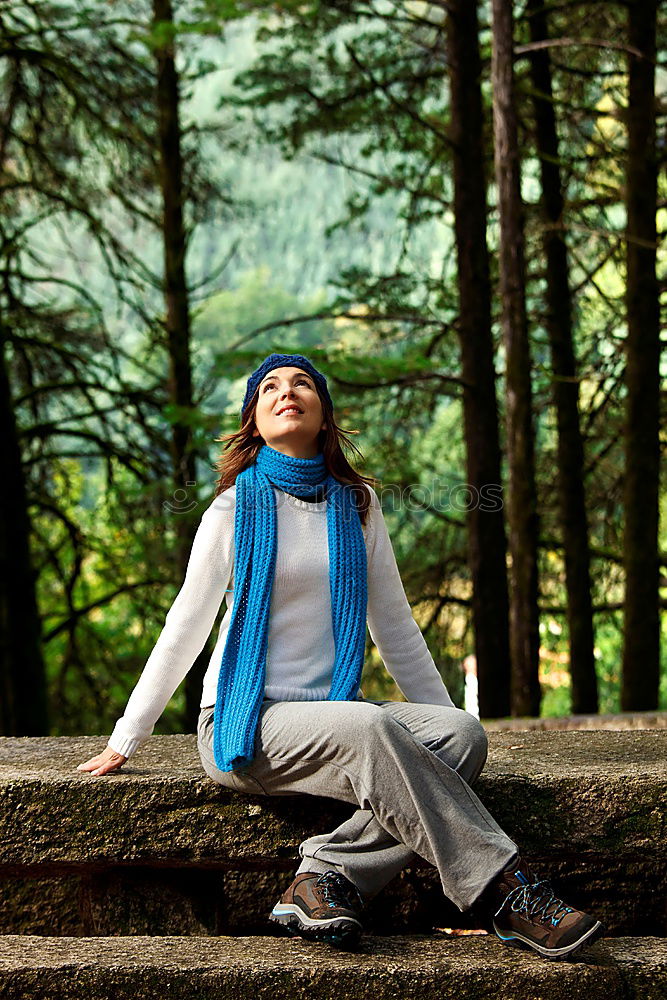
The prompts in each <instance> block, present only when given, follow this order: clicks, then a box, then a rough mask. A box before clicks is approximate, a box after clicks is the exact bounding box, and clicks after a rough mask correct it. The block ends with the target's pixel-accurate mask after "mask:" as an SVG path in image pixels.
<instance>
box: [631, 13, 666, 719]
mask: <svg viewBox="0 0 667 1000" xmlns="http://www.w3.org/2000/svg"><path fill="white" fill-rule="evenodd" d="M656 17H657V3H656V0H634V2H633V3H630V4H629V5H628V44H629V45H630V46H632V47H633V48H635V49H638V50H639V51H640V52H641V53H642V54H641V56H640V57H639V56H634V55H632V54H629V55H628V60H629V81H628V84H629V86H628V89H629V93H628V109H627V123H628V154H627V173H626V198H627V235H626V238H627V290H626V304H627V318H628V336H627V344H626V375H625V384H626V389H627V402H626V427H625V498H624V499H625V538H624V552H623V557H624V563H625V608H624V612H625V623H624V625H625V628H624V636H625V638H624V649H623V677H622V683H621V708H622V709H624V710H625V711H633V710H639V711H641V710H644V709H653V708H657V706H658V687H659V679H660V616H659V593H658V581H659V560H658V495H659V494H658V491H659V461H660V446H659V424H660V405H659V404H660V379H659V363H660V316H659V290H658V282H657V278H656V202H657V168H656V138H655V56H656Z"/></svg>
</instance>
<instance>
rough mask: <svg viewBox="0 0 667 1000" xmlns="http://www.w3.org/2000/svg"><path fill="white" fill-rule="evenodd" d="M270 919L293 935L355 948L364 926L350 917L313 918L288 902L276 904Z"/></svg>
mask: <svg viewBox="0 0 667 1000" xmlns="http://www.w3.org/2000/svg"><path fill="white" fill-rule="evenodd" d="M269 920H271V921H273V923H274V924H278V925H279V926H280V927H282V928H283V930H285V931H287V933H288V934H291V935H292V936H293V937H296V936H298V937H302V938H306V939H307V940H308V941H317V942H320V943H325V944H331V945H334V946H335V947H337V948H353V947H355V946H356V945H357V944H358V943H359V938H360V937H361V932H362V931H363V927H362V926H361V924H360V923H359V921H358V920H352V919H351V918H350V917H332V918H331V920H313V919H312V918H311V917H307V916H306V915H305V913H303V911H302V910H299V909H297V908H296V907H293V906H289V905H288V904H284V903H282V904H279V905H277V906H274V908H273V910H272V911H271V913H270V914H269Z"/></svg>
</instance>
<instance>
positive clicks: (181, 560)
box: [153, 0, 208, 729]
mask: <svg viewBox="0 0 667 1000" xmlns="http://www.w3.org/2000/svg"><path fill="white" fill-rule="evenodd" d="M153 18H154V22H155V23H156V24H157V23H158V22H167V23H171V22H172V21H173V10H172V4H171V0H153ZM155 57H156V60H157V91H156V101H157V118H158V132H159V169H160V186H161V190H162V201H163V215H162V235H163V244H164V294H165V306H166V333H167V346H168V353H169V382H168V392H169V400H170V402H171V403H172V404H174V405H175V406H177V407H183V408H185V409H186V410H189V409H190V408H191V407H192V369H191V359H190V315H189V297H188V287H187V281H186V275H185V254H186V237H185V228H184V225H183V198H184V195H183V161H182V155H181V126H180V121H179V100H180V98H179V80H178V73H177V70H176V64H175V59H174V46H173V43H171V42H166V43H165V44H164V45H162V46H160V47H158V48H157V49H156V51H155ZM177 412H178V411H177ZM170 450H171V460H172V470H173V482H174V491H175V492H174V496H175V498H176V503H175V505H174V508H175V514H174V516H175V518H176V534H177V538H178V544H177V566H176V572H177V575H178V576H179V578H180V579H181V580H182V579H183V578H184V576H185V572H186V568H187V563H188V558H189V554H190V550H191V548H192V540H193V537H194V531H193V528H192V522H191V520H190V519H189V518H187V517H185V516H184V514H185V512H187V510H188V509H189V506H190V501H191V500H192V499H194V492H193V488H194V486H195V476H196V466H195V454H194V451H193V448H192V432H191V429H190V426H189V424H188V422H187V420H186V421H182V422H181V421H180V420H179V419H177V420H176V421H175V423H174V424H173V425H172V436H171V449H170ZM182 497H184V498H185V502H184V503H183V511H182V512H180V513H179V511H178V510H177V509H176V508H178V506H179V504H180V503H182V501H180V500H179V498H182ZM207 659H208V657H207V654H206V649H204V650H203V651H202V653H201V654H200V655H199V657H198V658H197V660H196V661H195V663H194V665H193V667H192V668H191V670H190V671H189V672H188V674H187V677H186V680H185V699H186V718H185V723H186V725H187V726H188V727H189V728H190V729H194V728H195V727H196V721H197V716H198V714H199V702H200V700H201V689H202V683H203V676H204V672H205V669H206V662H207Z"/></svg>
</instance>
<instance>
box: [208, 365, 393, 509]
mask: <svg viewBox="0 0 667 1000" xmlns="http://www.w3.org/2000/svg"><path fill="white" fill-rule="evenodd" d="M315 385H316V383H315ZM316 388H317V385H316ZM317 394H318V396H319V397H320V402H321V403H322V411H323V414H322V416H323V420H326V428H325V429H324V430H320V431H319V432H318V435H317V446H318V450H319V451H321V452H323V454H324V464H325V465H326V467H327V469H328V470H329V472H330V473H331V475H332V476H334V477H335V478H336V479H337V480H338V481H339V482H341V483H346V484H348V485H350V486H353V487H358V488H357V489H353V490H352V496H353V498H354V502H355V504H356V507H357V510H358V512H359V517H360V519H361V523H362V524H366V521H367V520H368V508H369V507H370V493H369V492H368V490H367V489H366V486H371V487H373V488H375V487H376V486H377V485H379V484H378V481H377V480H376V479H374V478H373V477H372V476H362V475H361V473H360V472H357V470H356V469H353V468H352V466H351V465H350V463H349V462H348V460H347V459H346V457H345V455H344V454H343V446H345V447H347V448H351V449H352V450H353V451H354V452H356V454H357V455H358V456H359V458H360V459H361V460H362V461H363V455H362V454H361V452H360V451H359V449H358V448H357V446H356V445H355V444H354V442H353V441H351V440H350V437H349V434H358V433H359V432H358V431H344V430H343V429H342V428H341V427H339V426H338V424H337V423H336V421H335V420H334V415H333V410H332V409H331V407H330V406H329V404H328V402H327V401H326V400H325V399H323V398H322V396H321V394H320V392H319V389H318V390H317ZM258 398H259V387H257V389H256V390H255V393H254V395H253V397H252V399H251V400H250V402H249V403H248V405H247V406H246V408H245V410H244V411H243V416H242V417H241V427H240V429H239V430H238V431H234V432H233V433H232V434H223V435H221V436H220V437H218V438H215V440H216V441H225V442H226V444H225V447H224V451H223V454H221V455H220V457H219V458H218V461H217V462H216V463H215V469H216V472H218V473H219V477H218V479H217V481H216V485H215V496H216V497H217V496H218V495H219V494H220V493H222V491H223V490H226V489H228V488H229V487H230V486H232V485H233V483H235V482H236V477H237V476H238V474H239V473H240V472H243V470H244V469H247V468H248V466H249V465H252V463H253V462H254V461H255V458H256V456H257V453H258V452H259V450H260V448H261V447H262V445H263V444H264V439H263V438H262V437H261V436H256V437H253V433H252V432H253V431H254V430H255V427H256V424H255V410H256V408H257V400H258ZM224 452H228V454H224Z"/></svg>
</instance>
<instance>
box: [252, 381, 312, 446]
mask: <svg viewBox="0 0 667 1000" xmlns="http://www.w3.org/2000/svg"><path fill="white" fill-rule="evenodd" d="M290 410H291V412H290ZM295 410H296V411H297V412H294V411H295ZM283 411H287V412H283ZM323 415H324V411H323V408H322V401H321V400H320V397H319V396H318V394H317V389H316V388H315V382H314V381H313V379H312V378H311V377H310V375H308V374H307V373H306V372H304V371H302V370H301V369H300V368H293V367H285V368H274V369H273V371H271V372H269V374H268V375H266V376H265V377H264V378H263V379H262V381H261V382H260V384H259V396H258V397H257V407H256V409H255V430H253V432H252V433H253V437H257V436H260V437H262V438H263V439H264V442H265V444H268V445H269V446H270V447H271V448H275V450H276V451H280V452H282V453H283V454H284V455H291V456H292V457H293V458H315V456H316V455H317V452H318V448H317V435H318V433H319V431H320V430H322V429H323V428H324V427H325V426H326V424H325V422H324V416H323Z"/></svg>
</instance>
